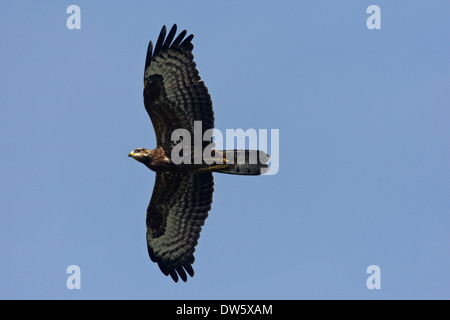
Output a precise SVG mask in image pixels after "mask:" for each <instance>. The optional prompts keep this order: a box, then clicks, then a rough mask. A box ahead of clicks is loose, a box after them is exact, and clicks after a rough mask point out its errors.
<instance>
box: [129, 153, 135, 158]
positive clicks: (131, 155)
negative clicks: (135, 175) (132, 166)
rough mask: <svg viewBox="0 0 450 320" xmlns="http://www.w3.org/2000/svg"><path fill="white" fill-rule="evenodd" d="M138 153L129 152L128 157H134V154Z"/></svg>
mask: <svg viewBox="0 0 450 320" xmlns="http://www.w3.org/2000/svg"><path fill="white" fill-rule="evenodd" d="M135 155H136V153H134V152H130V153H129V154H128V157H132V158H134V156H135Z"/></svg>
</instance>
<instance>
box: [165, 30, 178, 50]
mask: <svg viewBox="0 0 450 320" xmlns="http://www.w3.org/2000/svg"><path fill="white" fill-rule="evenodd" d="M175 33H177V25H176V24H174V25H173V26H172V29H170V31H169V34H168V35H167V38H166V40H165V41H164V44H163V46H162V51H165V50H167V49H169V47H170V44H171V43H172V40H173V38H174V37H175Z"/></svg>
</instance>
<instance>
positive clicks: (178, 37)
mask: <svg viewBox="0 0 450 320" xmlns="http://www.w3.org/2000/svg"><path fill="white" fill-rule="evenodd" d="M186 33H187V31H186V30H183V31H181V32H180V34H179V35H178V36H177V38H176V39H175V41H174V42H173V43H172V47H174V48H177V47H178V46H179V45H180V43H181V41H183V39H184V36H185V35H186Z"/></svg>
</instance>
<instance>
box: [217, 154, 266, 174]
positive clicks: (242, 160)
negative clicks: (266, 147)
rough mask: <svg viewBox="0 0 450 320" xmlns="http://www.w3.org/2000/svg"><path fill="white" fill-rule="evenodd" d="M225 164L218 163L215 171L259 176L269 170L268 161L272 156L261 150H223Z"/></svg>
mask: <svg viewBox="0 0 450 320" xmlns="http://www.w3.org/2000/svg"><path fill="white" fill-rule="evenodd" d="M217 153H219V154H223V163H224V164H223V165H218V166H217V167H216V168H217V169H214V170H213V171H214V172H220V173H228V174H241V175H249V176H257V175H261V174H264V173H266V172H267V171H268V170H269V166H268V165H267V162H269V159H270V156H269V155H268V154H267V153H265V152H264V151H260V150H237V149H234V150H223V151H216V154H217Z"/></svg>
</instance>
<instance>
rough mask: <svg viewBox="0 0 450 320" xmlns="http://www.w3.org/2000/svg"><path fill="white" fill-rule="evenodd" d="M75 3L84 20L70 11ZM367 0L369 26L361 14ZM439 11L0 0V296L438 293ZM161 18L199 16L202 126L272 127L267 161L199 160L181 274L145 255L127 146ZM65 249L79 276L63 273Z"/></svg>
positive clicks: (446, 130) (449, 50)
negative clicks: (74, 280) (372, 285)
mask: <svg viewBox="0 0 450 320" xmlns="http://www.w3.org/2000/svg"><path fill="white" fill-rule="evenodd" d="M71 4H76V5H78V6H79V7H80V9H81V29H80V30H69V29H67V27H66V20H67V18H68V17H69V14H67V13H66V8H67V7H68V6H69V5H71ZM372 4H376V5H378V6H379V7H380V9H381V29H380V30H369V29H368V28H367V27H366V20H367V18H368V17H369V14H367V13H366V9H367V7H368V6H369V5H372ZM448 12H450V3H449V2H448V1H437V0H436V1H433V2H432V3H430V2H428V1H406V0H401V1H400V0H399V1H381V0H373V1H360V0H358V1H357V0H353V1H339V2H338V1H278V2H276V3H274V2H273V1H226V2H225V1H220V2H219V1H214V2H213V1H134V2H132V3H130V2H125V1H120V2H119V1H115V2H110V1H95V3H94V2H92V1H58V3H56V2H54V3H52V4H50V2H48V3H47V2H46V3H43V2H39V3H38V2H36V1H14V2H11V1H8V2H6V1H3V2H1V3H0V29H1V30H2V31H1V32H0V46H1V48H2V49H1V50H0V61H1V62H0V65H1V73H0V83H1V86H0V145H1V150H2V157H1V166H0V176H1V179H0V187H1V193H0V199H1V201H0V211H1V215H0V250H1V251H0V252H1V264H0V298H2V299H10V298H24V299H53V298H56V299H436V298H437V299H449V298H450V290H449V287H450V274H449V272H448V271H449V270H450V255H449V252H450V250H449V249H450V233H449V228H450V197H449V194H450V148H449V143H448V142H449V138H450V95H449V88H450V64H449V57H450V44H449V41H448V37H449V34H450V25H449V23H448ZM173 23H177V24H178V27H179V29H180V30H182V29H187V30H188V32H189V33H193V34H195V38H194V40H193V43H194V46H195V47H194V55H195V61H196V63H197V66H198V68H199V70H200V74H201V75H202V79H203V80H204V81H205V83H206V85H207V86H208V89H209V92H210V93H211V96H212V99H213V103H214V111H215V117H216V127H217V128H218V129H220V130H223V131H225V129H228V128H231V129H237V128H243V129H244V130H245V129H248V128H255V129H279V132H280V144H279V146H280V168H279V172H278V173H277V174H276V175H273V176H262V177H240V176H231V175H219V174H216V175H215V193H214V203H213V209H212V211H211V212H210V216H209V218H208V219H207V221H206V225H205V227H204V228H203V231H202V233H201V238H200V240H199V245H198V246H197V249H196V253H195V256H196V262H195V264H194V269H195V272H196V274H195V277H194V278H191V279H189V280H188V282H187V283H178V284H175V283H173V282H172V280H171V279H170V278H166V277H165V276H164V275H162V273H161V272H160V271H159V269H158V267H157V266H156V265H155V264H154V263H152V262H151V261H150V259H149V258H148V255H147V249H146V242H145V210H146V207H147V205H148V201H149V199H150V195H151V192H152V189H153V183H154V173H153V172H151V171H149V170H148V169H147V168H145V167H144V166H143V165H141V164H139V163H137V162H136V161H133V160H132V159H130V158H127V154H128V152H129V151H130V150H131V149H133V148H136V147H148V148H153V147H154V146H155V137H154V132H153V128H152V126H151V123H150V121H149V119H148V116H147V114H146V112H145V110H144V106H143V102H142V86H143V84H142V76H143V68H144V61H145V54H146V48H147V44H148V41H149V40H153V41H156V38H157V36H158V34H159V31H160V29H161V27H162V25H164V24H165V25H167V26H171V25H172V24H173ZM269 152H270V150H269ZM73 264H75V265H78V266H80V268H81V290H69V289H67V287H66V279H67V277H68V276H69V275H68V274H66V268H67V267H68V266H69V265H73ZM370 265H378V266H379V267H380V270H381V289H380V290H369V289H368V288H367V287H366V280H367V278H368V277H369V275H368V274H367V273H366V268H367V267H368V266H370Z"/></svg>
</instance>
